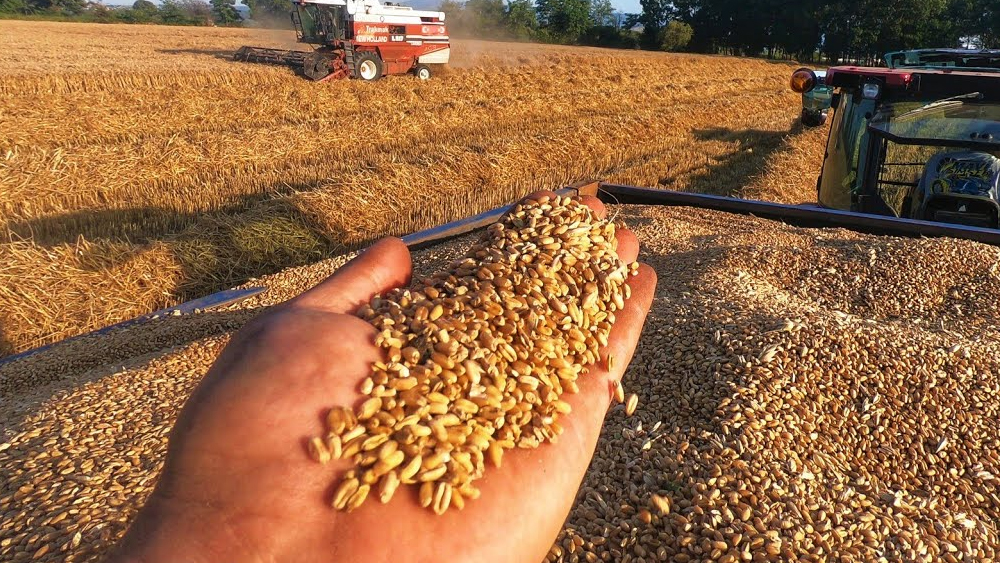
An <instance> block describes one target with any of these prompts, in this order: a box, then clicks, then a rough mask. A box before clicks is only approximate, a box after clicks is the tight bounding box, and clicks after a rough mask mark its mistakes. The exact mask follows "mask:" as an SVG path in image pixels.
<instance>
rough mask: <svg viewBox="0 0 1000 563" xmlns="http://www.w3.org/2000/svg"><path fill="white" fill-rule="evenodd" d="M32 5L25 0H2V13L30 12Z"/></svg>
mask: <svg viewBox="0 0 1000 563" xmlns="http://www.w3.org/2000/svg"><path fill="white" fill-rule="evenodd" d="M31 12H32V8H31V6H30V5H29V4H28V2H26V1H25V0H0V14H30V13H31Z"/></svg>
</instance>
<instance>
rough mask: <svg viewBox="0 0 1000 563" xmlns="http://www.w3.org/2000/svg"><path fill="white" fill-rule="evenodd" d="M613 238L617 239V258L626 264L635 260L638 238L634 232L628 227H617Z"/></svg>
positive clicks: (637, 255) (637, 254)
mask: <svg viewBox="0 0 1000 563" xmlns="http://www.w3.org/2000/svg"><path fill="white" fill-rule="evenodd" d="M615 238H616V239H618V251H617V252H618V258H620V259H621V261H622V262H625V263H626V264H631V263H632V262H635V260H636V258H638V257H639V239H638V238H636V236H635V233H633V232H632V231H630V230H628V229H618V230H617V231H615Z"/></svg>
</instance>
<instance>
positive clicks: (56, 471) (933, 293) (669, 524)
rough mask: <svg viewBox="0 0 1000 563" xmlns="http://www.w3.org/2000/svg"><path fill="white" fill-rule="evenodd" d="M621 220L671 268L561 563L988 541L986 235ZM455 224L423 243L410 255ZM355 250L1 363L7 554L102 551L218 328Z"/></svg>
mask: <svg viewBox="0 0 1000 563" xmlns="http://www.w3.org/2000/svg"><path fill="white" fill-rule="evenodd" d="M620 218H621V219H624V221H625V222H626V223H627V224H628V225H629V226H630V227H631V228H632V229H633V230H635V232H636V233H637V235H638V236H639V239H640V240H641V241H642V243H643V250H642V253H641V254H640V259H641V260H642V261H645V262H649V263H650V264H652V265H653V266H654V268H655V269H656V270H657V273H658V276H659V280H660V283H659V286H658V289H657V295H656V299H655V301H654V304H653V309H652V311H651V313H650V316H649V318H648V321H647V324H646V328H645V331H644V333H643V337H642V340H641V342H640V344H639V349H638V354H637V356H636V358H635V359H634V361H633V363H632V365H631V367H630V368H629V370H628V372H627V374H626V376H625V387H626V388H627V389H629V390H631V391H634V392H635V393H637V394H638V396H639V400H638V405H637V408H635V413H634V415H633V417H632V418H625V417H624V412H623V411H624V409H625V407H624V406H618V407H615V408H613V409H612V411H611V413H610V415H609V417H608V419H607V421H606V423H605V427H604V431H603V435H602V438H601V440H600V442H599V444H598V448H597V452H596V455H595V458H594V461H593V464H592V466H591V468H590V471H589V472H588V475H587V477H586V478H585V480H584V482H583V484H582V487H581V489H580V492H579V495H578V498H577V502H576V504H575V507H574V509H573V511H572V513H571V515H570V517H569V519H568V521H567V523H566V527H565V530H564V531H563V533H562V535H561V536H560V537H559V538H558V540H557V541H556V543H555V545H554V546H553V549H552V552H551V553H550V556H549V560H550V561H588V562H592V561H632V562H643V561H645V562H651V561H716V560H717V561H730V562H733V561H768V560H770V561H787V560H800V561H827V560H837V561H990V560H993V559H994V558H995V557H996V553H997V551H998V548H1000V538H998V533H997V529H996V526H997V522H998V521H1000V495H998V493H997V492H996V491H997V485H998V480H997V479H998V476H1000V457H998V454H997V453H996V452H997V451H1000V422H998V420H1000V417H998V415H1000V412H998V411H1000V397H998V393H1000V382H998V380H997V377H998V374H1000V342H998V341H1000V337H998V336H997V334H998V331H997V328H998V327H997V326H996V324H997V323H996V321H995V315H994V312H995V311H996V310H997V307H998V306H1000V284H998V283H997V282H998V281H1000V280H998V275H1000V270H998V266H997V264H998V263H1000V254H998V251H997V249H995V248H992V247H987V246H983V245H979V244H975V243H971V242H961V241H953V240H899V239H892V238H879V237H872V236H863V235H858V234H854V233H850V232H846V231H839V230H806V229H797V228H792V227H785V226H782V225H780V224H777V223H772V222H768V221H764V220H761V219H755V218H745V217H737V216H732V215H728V214H724V213H717V212H709V211H699V210H691V209H685V208H663V209H657V208H648V207H635V208H632V207H627V208H624V209H623V211H622V214H621V215H620ZM467 245H468V241H467V240H458V241H456V242H454V243H448V244H444V245H440V246H438V247H434V248H432V249H429V250H426V251H422V252H420V253H419V256H418V258H417V260H416V261H415V262H416V264H417V265H418V270H420V271H418V272H417V274H418V276H419V275H426V274H428V273H430V272H433V271H435V270H438V269H441V268H442V267H444V266H446V265H447V264H448V263H449V262H450V261H451V260H453V259H454V258H456V257H457V256H459V255H460V253H461V252H462V250H463V249H465V248H467ZM345 259H346V256H341V257H338V258H336V259H334V260H332V261H328V262H324V263H321V264H317V265H315V266H310V267H306V268H299V269H293V270H287V271H284V272H281V273H279V274H277V275H274V276H270V277H267V278H265V279H262V280H260V283H264V284H266V285H268V286H269V287H270V288H271V289H270V291H269V292H268V293H266V294H264V295H262V296H259V297H256V298H254V299H253V300H251V301H250V302H248V303H244V304H242V305H241V306H240V307H238V308H233V309H232V310H227V311H218V312H208V313H203V314H199V315H192V316H181V317H167V318H164V319H160V320H158V321H157V322H154V323H150V324H147V325H144V326H143V327H141V328H137V329H132V330H131V331H129V332H124V333H115V334H111V335H108V336H105V337H101V338H99V339H93V340H83V341H76V342H73V343H70V344H68V345H66V346H61V347H57V348H55V349H53V350H51V351H49V352H47V353H45V354H42V355H40V356H37V357H35V358H33V359H31V360H27V361H22V362H18V363H15V364H11V365H7V366H3V367H0V424H2V427H3V428H4V435H3V438H2V445H0V506H2V507H4V508H3V510H4V514H3V520H4V522H9V523H11V524H10V525H5V526H3V527H2V529H0V559H3V560H4V561H29V560H32V558H34V559H35V560H37V561H84V560H94V559H96V558H98V557H99V556H100V555H101V554H102V553H104V552H106V550H107V549H108V548H109V546H110V545H112V544H113V542H114V541H115V540H116V538H118V537H120V535H121V534H122V533H123V532H124V530H125V528H126V526H127V523H128V521H129V519H130V518H131V517H132V516H133V515H134V514H135V511H136V509H137V508H138V506H140V505H141V503H142V501H143V499H144V498H145V496H146V495H147V494H148V492H149V491H150V489H151V487H152V486H153V484H154V482H155V479H156V472H157V470H158V469H159V467H160V464H161V462H162V456H163V453H164V448H165V444H166V436H167V433H168V431H169V429H170V427H171V424H172V423H173V420H174V417H175V415H176V413H177V409H178V408H179V406H180V405H181V404H182V403H183V401H184V400H185V398H186V397H187V395H188V394H189V393H190V391H191V389H192V387H193V386H194V385H195V384H196V383H197V381H198V380H199V379H200V377H201V376H202V375H203V374H204V372H205V371H206V370H207V368H208V366H209V365H210V363H211V362H212V360H213V359H214V357H215V356H216V355H217V354H218V351H219V349H220V348H221V347H222V346H223V345H224V344H225V343H226V341H227V340H228V336H227V335H228V333H229V331H231V330H233V329H234V328H236V327H238V326H240V325H242V324H243V323H244V322H246V320H247V319H248V318H249V317H250V316H252V314H253V311H254V309H255V308H257V307H262V306H266V305H268V304H271V303H274V302H278V301H280V300H283V299H285V298H288V297H290V296H292V295H294V294H296V293H298V292H300V291H302V290H303V289H305V288H307V287H309V286H311V285H312V284H314V283H316V282H317V281H319V280H320V279H322V278H323V277H324V276H325V275H327V274H328V273H329V272H330V271H332V270H333V269H334V268H335V267H336V266H338V265H339V264H342V263H343V261H344V260H345ZM956 307H957V308H956ZM959 309H960V310H961V313H959ZM907 311H919V312H920V313H919V314H909V313H908V312H907ZM632 406H633V407H635V405H632ZM570 416H571V415H570Z"/></svg>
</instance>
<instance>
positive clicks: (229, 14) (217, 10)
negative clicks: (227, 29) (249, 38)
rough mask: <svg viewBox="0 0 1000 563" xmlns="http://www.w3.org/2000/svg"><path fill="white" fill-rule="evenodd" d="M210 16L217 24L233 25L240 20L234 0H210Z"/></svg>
mask: <svg viewBox="0 0 1000 563" xmlns="http://www.w3.org/2000/svg"><path fill="white" fill-rule="evenodd" d="M211 3H212V17H213V19H214V20H215V23H216V24H218V25H233V24H235V23H239V22H240V21H241V18H240V13H239V12H237V11H236V0H211Z"/></svg>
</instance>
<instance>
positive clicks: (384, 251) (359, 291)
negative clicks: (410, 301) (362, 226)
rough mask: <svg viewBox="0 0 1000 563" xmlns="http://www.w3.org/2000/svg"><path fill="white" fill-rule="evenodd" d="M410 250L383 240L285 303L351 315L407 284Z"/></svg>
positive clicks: (408, 279)
mask: <svg viewBox="0 0 1000 563" xmlns="http://www.w3.org/2000/svg"><path fill="white" fill-rule="evenodd" d="M412 268H413V265H412V263H411V261H410V250H409V249H408V248H407V247H406V245H405V244H404V243H403V241H401V240H400V239H398V238H394V237H387V238H384V239H382V240H380V241H378V242H376V243H375V244H373V245H372V246H370V247H369V248H368V249H367V250H365V251H364V252H362V253H361V254H359V255H358V256H357V257H355V258H354V259H353V260H351V261H350V262H348V263H347V264H345V265H343V266H341V267H340V268H339V269H337V271H336V272H334V273H333V275H331V276H330V277H328V278H327V279H325V280H323V281H322V282H320V283H319V284H317V285H316V286H315V287H313V288H312V289H310V290H308V291H306V292H305V293H303V294H301V295H299V296H297V297H295V298H293V299H291V300H289V301H288V305H289V306H290V307H293V308H297V307H303V308H309V309H314V310H319V311H326V312H329V313H353V312H354V311H355V310H357V308H358V307H360V306H361V305H363V304H364V303H367V302H368V301H369V300H370V299H371V297H372V296H373V295H375V294H376V293H383V292H385V291H388V290H390V289H393V288H396V287H400V286H403V285H407V284H409V283H410V274H411V272H412Z"/></svg>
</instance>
